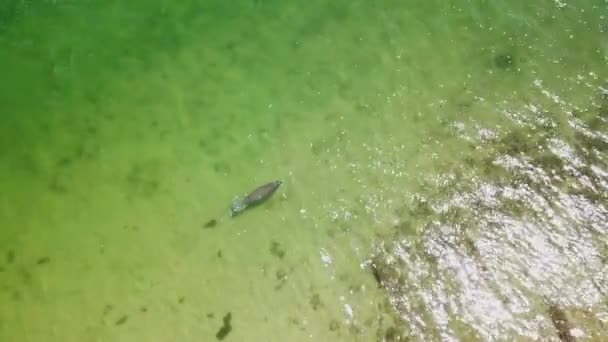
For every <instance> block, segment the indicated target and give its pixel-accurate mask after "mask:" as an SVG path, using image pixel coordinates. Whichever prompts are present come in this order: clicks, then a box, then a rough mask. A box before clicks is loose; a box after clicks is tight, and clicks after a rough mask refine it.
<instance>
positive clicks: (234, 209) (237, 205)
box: [230, 181, 283, 216]
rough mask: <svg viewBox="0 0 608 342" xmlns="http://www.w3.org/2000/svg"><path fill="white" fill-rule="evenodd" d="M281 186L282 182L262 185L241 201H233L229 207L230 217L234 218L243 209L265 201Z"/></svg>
mask: <svg viewBox="0 0 608 342" xmlns="http://www.w3.org/2000/svg"><path fill="white" fill-rule="evenodd" d="M281 184H283V181H274V182H270V183H267V184H264V185H262V186H260V187H258V188H257V189H255V190H253V191H252V192H250V193H249V195H247V196H245V197H244V198H243V199H238V198H237V199H235V200H234V201H233V202H232V206H231V207H230V216H236V215H238V214H240V213H241V212H243V211H244V210H245V209H247V208H249V207H252V206H255V205H258V204H260V203H262V202H264V201H266V200H267V199H268V198H270V196H272V194H274V192H275V191H277V189H278V188H279V186H281Z"/></svg>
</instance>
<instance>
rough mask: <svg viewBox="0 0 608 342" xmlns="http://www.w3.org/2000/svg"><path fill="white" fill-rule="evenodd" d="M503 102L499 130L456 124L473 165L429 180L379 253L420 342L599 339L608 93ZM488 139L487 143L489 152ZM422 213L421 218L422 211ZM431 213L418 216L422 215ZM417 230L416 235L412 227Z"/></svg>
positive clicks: (605, 275) (606, 283)
mask: <svg viewBox="0 0 608 342" xmlns="http://www.w3.org/2000/svg"><path fill="white" fill-rule="evenodd" d="M537 86H538V89H539V90H540V94H542V95H541V97H544V98H545V99H547V98H549V99H551V101H538V102H534V101H531V100H525V101H521V102H518V103H517V104H514V103H513V102H510V103H509V106H506V105H505V106H504V108H503V109H504V110H503V116H504V118H505V119H506V120H505V122H506V123H505V124H504V125H503V126H501V127H499V128H496V127H492V128H487V127H486V128H484V127H479V125H477V124H476V123H466V122H461V123H457V124H454V125H453V127H454V133H455V135H457V136H458V137H460V138H461V139H464V140H466V141H468V142H469V143H470V144H471V150H470V152H469V153H467V155H466V156H465V157H463V160H464V162H463V163H461V164H459V165H453V166H452V167H451V168H450V170H449V171H447V172H445V173H444V174H442V175H441V176H439V177H429V179H428V180H427V184H425V189H426V191H424V193H426V194H428V193H429V191H428V189H431V188H432V189H435V191H434V193H435V194H436V195H434V196H426V197H423V195H421V193H422V192H421V193H420V194H415V195H413V196H412V199H411V202H410V203H408V204H407V205H406V207H407V208H408V209H407V210H404V211H405V212H406V214H404V216H405V217H403V218H402V221H404V222H408V221H409V222H416V223H415V224H414V223H410V224H406V225H401V226H399V227H398V228H399V229H398V230H397V231H396V232H395V233H394V236H391V237H389V238H386V239H384V240H383V241H382V242H380V243H378V244H377V245H376V252H375V254H374V256H373V258H372V259H371V260H370V266H371V268H372V270H373V273H374V276H375V277H376V280H377V281H378V282H379V284H380V286H381V287H382V288H383V290H384V291H385V292H386V294H387V295H388V298H389V301H390V303H391V307H392V308H391V310H390V311H391V313H392V314H394V317H397V320H398V321H401V323H402V324H400V325H399V326H398V328H395V327H393V328H391V329H392V330H391V331H390V334H389V335H390V336H401V337H404V338H405V337H406V336H407V337H408V338H411V337H415V338H419V339H420V340H429V341H430V340H444V341H449V340H460V339H466V338H471V339H473V340H485V341H487V340H493V339H496V338H501V339H503V338H504V339H509V338H514V339H517V338H530V339H539V338H540V339H543V338H547V337H549V336H553V337H554V338H558V339H561V340H563V341H572V340H574V339H576V338H577V337H584V338H600V337H601V334H602V331H605V324H606V322H607V320H608V307H607V306H608V302H607V301H606V298H607V294H608V266H607V260H608V259H607V258H608V244H607V243H606V241H607V240H606V236H608V167H607V166H608V165H607V164H608V163H607V162H608V160H607V158H608V155H607V153H606V152H607V151H608V95H607V94H608V93H607V91H606V88H605V87H599V95H593V99H592V101H591V102H592V103H591V104H589V105H588V106H587V108H579V107H578V106H575V105H572V104H568V103H566V102H565V101H563V100H560V99H558V98H556V97H551V94H550V92H549V91H548V90H546V89H544V88H543V87H542V85H541V84H540V83H539V84H537ZM480 146H483V148H480ZM417 214H420V215H417ZM417 216H418V217H423V219H418V220H417V221H416V217H417ZM414 231H415V232H417V233H413V232H414Z"/></svg>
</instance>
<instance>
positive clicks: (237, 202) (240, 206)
mask: <svg viewBox="0 0 608 342" xmlns="http://www.w3.org/2000/svg"><path fill="white" fill-rule="evenodd" d="M245 209H247V205H246V204H245V203H243V200H242V199H240V198H238V197H235V198H234V199H233V200H232V205H230V216H231V217H234V216H236V215H238V214H240V213H241V212H242V211H243V210H245Z"/></svg>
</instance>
